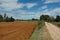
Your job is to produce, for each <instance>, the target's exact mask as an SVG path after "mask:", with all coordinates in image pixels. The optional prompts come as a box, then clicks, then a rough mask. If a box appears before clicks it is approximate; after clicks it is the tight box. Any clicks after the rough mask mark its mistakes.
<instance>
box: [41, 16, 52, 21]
mask: <svg viewBox="0 0 60 40" xmlns="http://www.w3.org/2000/svg"><path fill="white" fill-rule="evenodd" d="M40 20H44V21H48V22H51V21H53V18H52V17H50V16H49V15H41V16H40Z"/></svg>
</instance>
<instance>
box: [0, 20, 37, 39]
mask: <svg viewBox="0 0 60 40" xmlns="http://www.w3.org/2000/svg"><path fill="white" fill-rule="evenodd" d="M37 26H38V22H37V21H34V22H33V21H32V22H27V21H22V22H1V23H0V40H29V38H30V37H31V35H32V33H33V31H34V29H35V28H36V27H37Z"/></svg>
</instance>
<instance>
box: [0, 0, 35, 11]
mask: <svg viewBox="0 0 60 40" xmlns="http://www.w3.org/2000/svg"><path fill="white" fill-rule="evenodd" d="M17 1H18V0H0V3H1V4H0V7H2V8H4V10H12V9H17V8H23V7H24V6H26V7H27V8H32V7H33V6H35V5H36V3H25V4H24V3H19V4H18V3H17Z"/></svg>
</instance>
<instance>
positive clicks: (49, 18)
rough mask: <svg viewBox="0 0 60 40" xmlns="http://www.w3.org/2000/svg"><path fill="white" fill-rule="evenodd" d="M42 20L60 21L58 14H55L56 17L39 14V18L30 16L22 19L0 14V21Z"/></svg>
mask: <svg viewBox="0 0 60 40" xmlns="http://www.w3.org/2000/svg"><path fill="white" fill-rule="evenodd" d="M38 20H40V21H41V20H43V21H47V22H60V16H59V15H57V16H56V18H54V17H51V16H49V15H41V16H40V19H35V18H32V19H31V20H22V19H14V18H13V17H8V16H7V15H6V14H4V16H2V15H0V22H14V21H38Z"/></svg>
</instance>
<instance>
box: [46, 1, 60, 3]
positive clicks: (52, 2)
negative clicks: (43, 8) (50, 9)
mask: <svg viewBox="0 0 60 40" xmlns="http://www.w3.org/2000/svg"><path fill="white" fill-rule="evenodd" d="M55 2H60V0H46V2H45V3H55Z"/></svg>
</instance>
